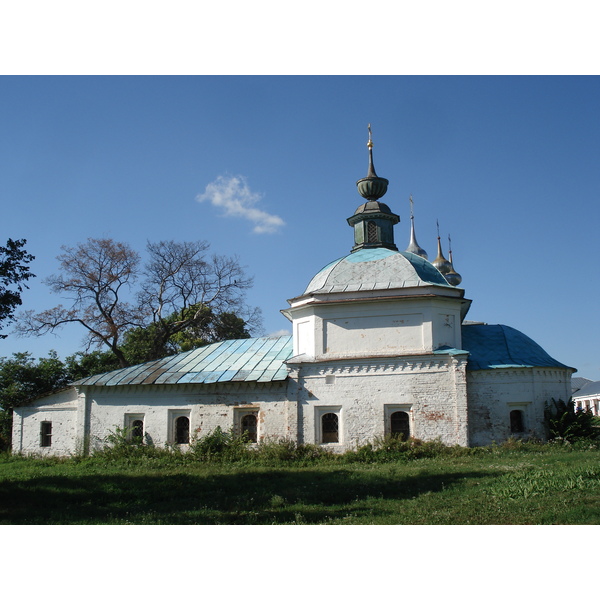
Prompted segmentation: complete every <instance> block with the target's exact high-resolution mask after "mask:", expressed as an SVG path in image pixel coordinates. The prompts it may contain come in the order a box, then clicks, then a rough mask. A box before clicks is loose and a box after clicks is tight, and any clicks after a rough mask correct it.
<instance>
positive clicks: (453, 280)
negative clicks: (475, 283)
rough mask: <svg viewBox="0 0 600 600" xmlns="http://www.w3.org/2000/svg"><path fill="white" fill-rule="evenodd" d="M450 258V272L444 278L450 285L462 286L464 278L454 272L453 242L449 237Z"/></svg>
mask: <svg viewBox="0 0 600 600" xmlns="http://www.w3.org/2000/svg"><path fill="white" fill-rule="evenodd" d="M448 258H449V259H450V260H449V261H448V262H449V263H450V271H448V272H447V273H446V274H445V275H444V277H445V278H446V281H447V282H448V283H449V284H450V285H453V286H454V287H456V286H457V285H460V282H461V281H462V277H461V276H460V275H459V274H458V273H457V272H456V271H455V270H454V264H453V262H452V240H451V239H450V236H448Z"/></svg>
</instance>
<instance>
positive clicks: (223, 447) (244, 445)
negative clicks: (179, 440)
mask: <svg viewBox="0 0 600 600" xmlns="http://www.w3.org/2000/svg"><path fill="white" fill-rule="evenodd" d="M249 443H250V441H249V439H248V434H247V433H246V432H244V433H243V434H242V435H236V434H235V433H234V432H233V431H232V430H231V431H223V430H222V429H221V428H220V427H217V428H216V429H214V430H213V431H212V432H211V433H208V434H206V435H204V436H202V437H200V438H197V439H193V440H192V442H191V443H190V452H191V453H192V455H193V456H194V457H196V458H198V459H201V460H241V459H244V458H247V457H248V452H249V451H250V450H249V448H248V445H249Z"/></svg>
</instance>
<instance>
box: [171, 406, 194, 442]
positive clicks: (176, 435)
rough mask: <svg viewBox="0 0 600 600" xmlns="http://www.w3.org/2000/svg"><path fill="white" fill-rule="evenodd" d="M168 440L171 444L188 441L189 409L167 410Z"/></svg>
mask: <svg viewBox="0 0 600 600" xmlns="http://www.w3.org/2000/svg"><path fill="white" fill-rule="evenodd" d="M169 441H170V442H171V443H172V444H189V443H190V411H189V410H170V411H169Z"/></svg>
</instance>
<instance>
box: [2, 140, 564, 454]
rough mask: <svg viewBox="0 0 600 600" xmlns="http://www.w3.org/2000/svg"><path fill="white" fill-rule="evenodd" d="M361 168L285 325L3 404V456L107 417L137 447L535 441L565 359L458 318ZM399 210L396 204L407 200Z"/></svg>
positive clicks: (75, 438) (438, 277)
mask: <svg viewBox="0 0 600 600" xmlns="http://www.w3.org/2000/svg"><path fill="white" fill-rule="evenodd" d="M387 185H388V181H387V180H386V179H383V178H380V177H378V176H377V174H376V173H375V169H374V166H373V157H372V143H371V140H370V137H369V170H368V174H367V177H365V178H363V179H361V180H359V181H358V182H357V187H358V191H359V193H360V195H361V196H362V197H363V200H364V202H363V203H362V204H361V205H360V206H359V207H358V208H357V209H356V211H355V212H354V214H353V215H352V216H351V217H350V218H348V220H347V221H348V224H349V225H350V226H351V227H352V229H353V232H354V246H353V248H352V251H351V252H350V254H348V255H347V256H344V257H343V258H340V259H338V260H335V261H333V262H330V263H329V264H328V265H327V266H325V267H324V268H323V269H321V270H320V271H319V272H318V273H317V274H316V275H315V276H314V277H313V278H312V280H311V281H310V282H309V284H308V286H307V287H306V288H305V290H304V292H302V293H301V294H300V295H298V296H295V297H294V298H292V299H291V300H289V301H288V303H289V307H288V308H287V309H286V310H284V311H282V312H283V314H284V315H285V316H286V317H287V318H288V319H289V320H290V321H291V324H292V335H291V336H284V337H279V338H256V339H249V340H234V341H226V342H220V343H217V344H212V345H210V346H206V347H203V348H199V349H196V350H192V351H190V352H185V353H182V354H178V355H176V356H171V357H168V358H164V359H162V360H157V361H154V362H150V363H146V364H143V365H137V366H133V367H129V368H125V369H119V370H117V371H113V372H110V373H105V374H103V375H98V376H93V377H87V378H85V379H82V380H81V381H78V382H75V383H74V384H73V387H72V388H71V389H69V390H65V391H63V392H60V393H57V394H54V395H50V396H47V397H45V398H41V399H39V400H36V401H35V402H33V403H32V404H31V405H30V406H26V407H20V408H18V409H16V410H15V414H14V429H13V450H14V451H15V452H24V453H39V454H57V455H64V454H69V453H75V452H79V451H82V450H90V449H92V450H93V449H94V448H98V447H100V446H102V444H103V443H104V442H103V440H105V438H106V436H107V435H108V434H109V433H110V432H111V431H113V430H114V429H115V428H116V427H127V428H128V430H129V431H130V432H131V433H133V434H135V435H140V436H143V437H144V439H145V443H152V444H157V445H161V446H162V445H164V444H180V445H182V446H185V445H187V444H188V443H189V442H190V440H191V439H193V438H194V437H195V436H202V435H205V434H207V433H209V432H211V431H213V430H214V429H215V428H216V427H217V426H220V427H221V428H223V429H225V430H229V429H231V428H233V429H234V430H236V431H238V432H247V434H248V436H249V437H250V439H251V440H252V441H253V442H257V443H259V442H260V441H262V440H273V439H279V438H287V439H292V440H294V441H296V442H298V443H310V444H319V445H321V446H323V447H325V448H329V449H331V450H333V451H344V450H347V449H354V448H356V447H357V446H360V445H362V444H365V443H367V442H369V441H372V440H374V439H375V438H377V437H383V436H385V435H398V436H399V435H402V436H405V437H408V436H412V437H415V438H420V439H422V440H434V439H439V440H441V441H442V442H443V443H445V444H459V445H463V446H467V445H471V446H477V445H485V444H490V443H492V442H494V441H496V442H501V441H503V440H506V439H507V438H509V437H511V436H515V437H529V436H535V437H537V438H543V437H544V435H545V432H544V427H543V414H544V403H545V402H547V401H549V400H550V399H552V398H554V399H556V400H558V399H563V400H565V401H566V400H568V398H569V397H570V396H571V374H572V373H573V372H574V370H575V369H572V368H570V367H568V366H565V365H563V364H561V363H560V362H558V361H556V360H554V359H553V358H551V357H550V356H549V355H548V354H547V353H546V352H545V351H544V350H543V349H542V348H541V347H540V346H539V345H538V344H536V343H535V342H534V341H533V340H531V339H530V338H528V337H527V336H526V335H524V334H523V333H521V332H519V331H517V330H516V329H513V328H511V327H508V326H506V325H487V324H484V323H472V322H469V321H466V320H465V317H466V315H467V312H468V310H469V307H470V305H471V300H468V299H466V298H465V291H464V289H462V288H460V287H458V286H459V285H460V283H461V276H460V275H459V274H458V273H457V272H456V271H455V269H454V266H453V263H452V255H451V253H450V254H449V258H450V260H446V258H445V257H444V256H443V253H442V248H441V244H440V239H439V236H438V250H437V252H438V254H437V257H436V259H435V260H434V261H432V262H430V261H429V260H428V259H427V254H426V253H425V251H424V250H423V249H422V248H421V247H420V246H419V245H418V244H417V242H416V237H415V228H414V219H413V218H412V214H411V231H410V244H409V247H408V249H407V250H406V251H399V250H398V248H397V247H396V244H395V241H394V237H395V236H394V227H395V226H396V224H397V223H398V222H399V221H400V217H399V216H398V215H396V214H394V213H393V212H392V211H391V209H390V208H389V206H387V205H386V204H384V203H383V202H380V199H381V197H382V196H383V195H384V194H385V193H386V191H387ZM411 212H412V211H411Z"/></svg>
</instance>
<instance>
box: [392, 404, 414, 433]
mask: <svg viewBox="0 0 600 600" xmlns="http://www.w3.org/2000/svg"><path fill="white" fill-rule="evenodd" d="M390 433H391V434H392V436H394V437H399V438H402V439H403V440H407V439H408V438H409V437H410V419H409V417H408V413H406V412H404V411H403V410H397V411H396V412H393V413H392V414H391V415H390Z"/></svg>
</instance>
